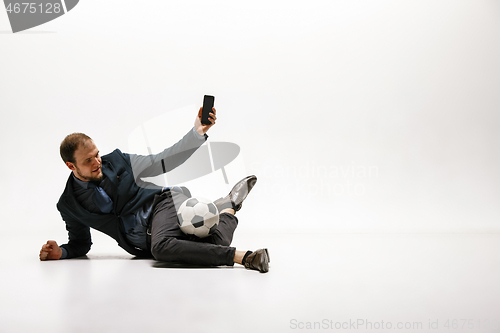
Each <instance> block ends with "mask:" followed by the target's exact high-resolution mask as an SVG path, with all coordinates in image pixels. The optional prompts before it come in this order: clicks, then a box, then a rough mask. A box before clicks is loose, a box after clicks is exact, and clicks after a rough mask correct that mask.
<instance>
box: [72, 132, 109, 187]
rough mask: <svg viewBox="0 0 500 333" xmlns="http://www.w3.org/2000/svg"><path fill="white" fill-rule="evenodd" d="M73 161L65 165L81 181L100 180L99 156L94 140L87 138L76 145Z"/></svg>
mask: <svg viewBox="0 0 500 333" xmlns="http://www.w3.org/2000/svg"><path fill="white" fill-rule="evenodd" d="M74 157H75V163H74V164H73V163H71V162H66V165H67V166H68V168H70V170H72V171H73V174H74V175H75V177H76V178H78V179H80V180H83V181H100V180H101V179H102V170H101V156H100V155H99V150H98V149H97V147H96V145H95V144H94V141H92V140H88V141H86V142H84V143H83V144H80V145H79V146H78V149H77V150H76V151H75V155H74Z"/></svg>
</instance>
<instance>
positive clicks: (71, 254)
mask: <svg viewBox="0 0 500 333" xmlns="http://www.w3.org/2000/svg"><path fill="white" fill-rule="evenodd" d="M201 114H202V108H200V110H199V112H198V116H197V117H196V119H195V124H194V127H193V128H192V130H190V131H189V132H188V133H187V134H186V135H185V136H184V137H183V138H182V139H181V140H180V141H179V142H177V143H176V144H175V145H173V146H172V147H170V148H167V149H165V150H164V151H163V152H161V153H159V154H157V155H149V156H141V155H135V154H126V153H122V152H121V151H120V150H119V149H116V150H115V151H113V152H112V153H110V154H108V155H105V156H102V157H101V156H100V155H99V150H98V149H97V147H96V145H95V144H94V142H93V141H92V139H91V138H89V137H88V136H87V135H85V134H83V133H73V134H70V135H68V136H67V137H66V138H65V139H64V140H63V142H62V143H61V147H60V153H61V157H62V159H63V161H64V162H65V163H66V165H67V166H68V168H69V169H70V170H71V171H72V173H71V174H70V176H69V178H68V181H67V183H66V188H65V189H64V192H63V194H62V195H61V197H60V199H59V202H58V203H57V209H58V210H59V212H60V213H61V216H62V218H63V220H64V221H65V223H66V229H67V231H68V237H69V241H68V243H67V244H63V245H61V246H58V245H57V243H56V242H55V241H53V240H49V241H47V243H46V244H44V245H43V246H42V249H41V250H40V260H57V259H70V258H75V257H80V256H83V255H85V254H87V252H88V251H89V250H90V246H91V245H92V241H91V237H90V228H94V229H96V230H99V231H101V232H103V233H105V234H107V235H108V236H110V237H112V238H113V239H115V240H116V241H117V242H118V245H119V246H120V247H122V248H123V249H124V250H125V251H127V252H128V253H130V254H132V255H135V256H138V257H154V258H155V259H156V260H161V261H167V262H176V263H185V264H193V265H202V266H222V265H227V266H233V265H234V263H237V264H241V265H244V266H245V267H246V268H248V269H254V270H258V271H260V272H262V273H265V272H267V271H268V270H269V253H268V251H267V249H259V250H257V251H254V252H252V251H239V250H236V248H234V247H231V246H230V244H231V241H232V239H233V233H234V231H235V229H236V227H237V225H238V219H237V218H236V216H235V214H236V212H237V211H239V210H240V209H241V206H242V203H243V201H244V200H245V198H246V197H247V195H248V193H249V192H250V191H251V189H252V188H253V186H254V185H255V183H256V181H257V178H256V177H255V176H249V177H246V178H244V179H243V180H241V181H240V182H238V183H237V184H236V185H235V186H234V187H233V189H232V190H231V192H230V193H229V194H228V195H227V196H226V197H223V198H220V199H218V200H216V201H215V202H214V204H215V205H216V206H217V208H218V211H219V213H220V215H219V225H218V227H217V229H216V230H215V231H214V233H213V234H211V235H210V236H209V237H206V238H199V239H196V238H195V237H192V236H190V235H186V234H184V233H183V232H182V231H181V229H180V227H179V224H178V221H177V208H178V207H179V203H181V202H183V201H185V200H186V199H187V198H189V197H190V196H191V194H190V192H189V190H188V189H187V188H185V187H177V186H176V187H172V188H163V187H159V186H156V185H154V184H151V183H147V182H144V181H142V180H141V178H143V177H154V176H157V175H159V174H161V173H165V172H168V171H170V170H173V169H174V168H176V167H178V166H179V165H181V164H182V163H183V162H184V161H186V160H187V159H188V158H189V157H190V156H191V155H192V154H193V153H194V152H195V151H196V149H198V148H199V147H200V146H201V145H202V144H203V143H204V142H205V140H206V139H207V138H208V136H207V134H206V132H207V131H208V130H209V129H210V128H211V127H212V126H213V125H214V124H215V120H216V119H217V118H216V116H215V114H216V110H215V108H213V109H212V112H211V113H210V117H211V118H209V120H210V122H211V124H210V125H203V124H202V123H201ZM176 207H177V208H176Z"/></svg>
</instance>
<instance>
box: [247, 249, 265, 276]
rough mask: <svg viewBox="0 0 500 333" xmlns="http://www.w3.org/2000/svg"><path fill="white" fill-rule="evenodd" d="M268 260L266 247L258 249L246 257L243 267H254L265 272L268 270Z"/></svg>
mask: <svg viewBox="0 0 500 333" xmlns="http://www.w3.org/2000/svg"><path fill="white" fill-rule="evenodd" d="M270 261H271V260H270V259H269V252H268V251H267V249H258V250H257V251H255V252H252V253H251V254H250V255H249V256H248V257H247V258H246V260H245V268H248V269H255V270H257V271H259V272H261V273H267V272H269V262H270Z"/></svg>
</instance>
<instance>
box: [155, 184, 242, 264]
mask: <svg viewBox="0 0 500 333" xmlns="http://www.w3.org/2000/svg"><path fill="white" fill-rule="evenodd" d="M162 196H165V197H164V198H163V200H161V201H160V202H158V203H157V204H156V205H155V207H154V210H153V216H152V222H151V223H152V225H151V253H152V254H153V256H154V257H155V259H157V260H162V261H170V262H183V263H189V264H195V265H204V266H221V265H228V266H232V265H233V264H234V254H235V251H236V249H235V248H234V247H229V246H224V245H218V244H211V243H208V242H200V241H193V240H192V239H190V237H189V236H187V235H186V234H184V233H183V232H182V231H181V229H180V228H179V226H178V224H177V209H176V206H177V204H178V203H179V202H181V203H182V201H184V200H185V199H187V197H186V196H185V195H183V194H182V193H178V192H170V191H167V192H165V193H163V194H162ZM179 205H180V204H179ZM224 215H226V214H224ZM233 217H234V216H233ZM235 219H236V217H234V219H233V218H230V217H224V220H225V221H227V229H228V231H229V232H228V233H226V232H223V233H222V236H221V237H220V239H221V241H223V242H227V240H228V239H229V234H230V238H231V239H232V232H234V228H235V227H236V225H237V220H235ZM233 227H234V228H233ZM225 228H226V224H224V227H223V229H225ZM231 229H232V232H231V231H230V230H231ZM216 238H217V237H216Z"/></svg>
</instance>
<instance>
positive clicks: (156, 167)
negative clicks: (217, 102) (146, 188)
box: [128, 108, 217, 179]
mask: <svg viewBox="0 0 500 333" xmlns="http://www.w3.org/2000/svg"><path fill="white" fill-rule="evenodd" d="M215 112H216V111H215V108H213V109H212V112H211V113H210V116H211V119H210V121H211V122H212V124H211V125H203V124H202V123H201V114H202V108H200V110H199V112H198V115H197V117H196V119H195V122H194V127H193V128H192V129H191V130H190V131H189V132H188V133H187V134H186V135H184V137H183V138H182V139H181V140H179V141H178V142H177V143H176V144H174V145H173V146H171V147H169V148H167V149H165V150H164V151H162V152H161V153H159V154H155V155H148V156H143V155H135V154H128V156H129V157H130V164H131V165H132V170H133V172H134V179H140V178H143V177H154V176H158V175H160V174H162V173H165V172H169V171H171V170H173V169H175V168H177V167H178V166H180V165H182V164H183V163H184V162H185V161H186V160H187V159H189V157H191V155H193V153H194V152H195V151H196V150H197V149H198V148H199V147H200V146H201V145H202V144H203V143H204V142H205V141H206V139H207V137H208V136H207V135H206V132H207V131H208V130H209V129H210V128H211V127H212V126H213V125H214V124H215V119H217V118H216V116H215Z"/></svg>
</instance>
